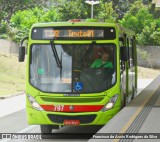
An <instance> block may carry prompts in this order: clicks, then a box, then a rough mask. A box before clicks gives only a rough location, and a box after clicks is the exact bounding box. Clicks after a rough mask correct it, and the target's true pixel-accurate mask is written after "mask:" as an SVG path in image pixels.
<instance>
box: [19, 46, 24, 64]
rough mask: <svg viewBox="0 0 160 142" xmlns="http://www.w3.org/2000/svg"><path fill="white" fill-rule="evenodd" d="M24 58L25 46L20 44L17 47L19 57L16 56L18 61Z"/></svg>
mask: <svg viewBox="0 0 160 142" xmlns="http://www.w3.org/2000/svg"><path fill="white" fill-rule="evenodd" d="M24 59H25V46H21V47H20V48H19V57H18V61H19V62H24Z"/></svg>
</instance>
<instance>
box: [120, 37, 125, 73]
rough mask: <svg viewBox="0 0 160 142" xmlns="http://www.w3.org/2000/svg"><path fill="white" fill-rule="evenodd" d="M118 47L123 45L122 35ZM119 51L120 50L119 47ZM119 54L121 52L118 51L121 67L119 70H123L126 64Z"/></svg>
mask: <svg viewBox="0 0 160 142" xmlns="http://www.w3.org/2000/svg"><path fill="white" fill-rule="evenodd" d="M119 47H120V48H122V47H124V39H123V37H121V38H120V39H119ZM120 51H121V49H120ZM121 54H122V53H121V52H120V69H121V72H123V71H124V70H125V68H126V66H125V61H123V59H122V55H121Z"/></svg>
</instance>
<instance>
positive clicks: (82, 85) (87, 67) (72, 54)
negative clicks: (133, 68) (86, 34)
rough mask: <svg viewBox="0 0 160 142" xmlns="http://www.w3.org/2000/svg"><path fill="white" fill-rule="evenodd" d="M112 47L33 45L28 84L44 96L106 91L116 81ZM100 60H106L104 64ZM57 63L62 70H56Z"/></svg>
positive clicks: (102, 45) (111, 45)
mask: <svg viewBox="0 0 160 142" xmlns="http://www.w3.org/2000/svg"><path fill="white" fill-rule="evenodd" d="M115 46H116V45H115V44H108V43H107V44H86V45H84V44H83V45H82V44H81V45H80V44H75V45H74V44H55V45H54V46H53V45H50V44H32V47H31V56H30V83H31V84H32V85H33V86H34V87H35V88H37V89H38V90H41V91H43V92H53V93H93V92H102V91H105V90H107V89H109V88H110V87H112V86H113V85H114V84H115V81H116V47H115ZM53 47H54V51H53ZM55 52H56V54H57V55H56V57H55ZM103 58H106V59H105V61H104V60H103ZM57 59H58V62H59V63H60V64H61V67H59V66H58V64H57V61H56V60H57Z"/></svg>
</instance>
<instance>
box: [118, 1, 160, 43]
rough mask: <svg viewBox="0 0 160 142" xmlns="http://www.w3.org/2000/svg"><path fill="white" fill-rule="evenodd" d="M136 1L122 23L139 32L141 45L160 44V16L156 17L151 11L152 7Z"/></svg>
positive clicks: (138, 36)
mask: <svg viewBox="0 0 160 142" xmlns="http://www.w3.org/2000/svg"><path fill="white" fill-rule="evenodd" d="M140 2H141V1H136V2H135V3H134V4H133V5H132V6H131V8H130V10H129V11H128V12H127V13H126V14H125V16H124V17H123V19H122V20H120V23H121V24H122V25H123V26H125V27H126V28H129V29H132V30H133V31H134V32H135V33H136V34H137V39H138V44H140V45H160V42H159V41H160V36H159V30H158V29H159V28H160V18H158V19H156V20H155V19H154V16H153V14H151V13H150V11H149V9H150V7H147V6H146V5H144V4H142V3H140ZM138 7H139V8H140V9H139V8H138Z"/></svg>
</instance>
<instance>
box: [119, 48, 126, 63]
mask: <svg viewBox="0 0 160 142" xmlns="http://www.w3.org/2000/svg"><path fill="white" fill-rule="evenodd" d="M120 52H121V60H122V61H127V60H128V49H127V47H126V46H122V47H120Z"/></svg>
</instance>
